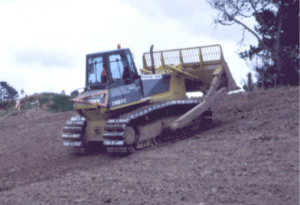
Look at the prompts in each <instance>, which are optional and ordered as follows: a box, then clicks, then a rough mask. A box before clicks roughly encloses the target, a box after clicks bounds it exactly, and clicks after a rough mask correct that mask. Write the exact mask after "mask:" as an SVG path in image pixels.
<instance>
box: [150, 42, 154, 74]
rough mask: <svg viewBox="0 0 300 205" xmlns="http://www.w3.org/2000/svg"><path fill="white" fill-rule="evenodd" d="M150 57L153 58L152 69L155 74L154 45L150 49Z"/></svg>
mask: <svg viewBox="0 0 300 205" xmlns="http://www.w3.org/2000/svg"><path fill="white" fill-rule="evenodd" d="M150 56H151V68H152V74H155V69H154V58H153V45H151V47H150Z"/></svg>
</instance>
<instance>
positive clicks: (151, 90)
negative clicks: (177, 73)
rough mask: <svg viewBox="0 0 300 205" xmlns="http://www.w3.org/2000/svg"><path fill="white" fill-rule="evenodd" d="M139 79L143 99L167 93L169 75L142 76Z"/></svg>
mask: <svg viewBox="0 0 300 205" xmlns="http://www.w3.org/2000/svg"><path fill="white" fill-rule="evenodd" d="M141 79H142V85H143V93H144V96H145V97H148V96H152V95H156V94H159V93H163V92H167V91H169V89H170V79H171V76H170V75H169V74H156V75H142V77H141Z"/></svg>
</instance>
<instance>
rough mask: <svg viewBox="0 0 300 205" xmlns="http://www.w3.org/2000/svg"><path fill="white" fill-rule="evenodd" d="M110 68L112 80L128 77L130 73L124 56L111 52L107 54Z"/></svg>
mask: <svg viewBox="0 0 300 205" xmlns="http://www.w3.org/2000/svg"><path fill="white" fill-rule="evenodd" d="M109 63H110V70H111V75H112V79H113V80H114V81H118V80H122V79H123V80H124V79H128V78H130V73H129V69H128V65H127V60H126V57H125V56H121V55H120V54H113V55H110V56H109Z"/></svg>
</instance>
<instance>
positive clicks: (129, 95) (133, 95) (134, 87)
mask: <svg viewBox="0 0 300 205" xmlns="http://www.w3.org/2000/svg"><path fill="white" fill-rule="evenodd" d="M142 97H143V96H142V90H141V84H140V79H136V80H134V82H133V83H131V84H128V85H122V86H120V87H118V88H112V89H110V91H109V99H108V102H109V107H110V108H113V107H117V106H120V105H125V104H128V103H132V102H137V101H139V100H140V99H141V98H142Z"/></svg>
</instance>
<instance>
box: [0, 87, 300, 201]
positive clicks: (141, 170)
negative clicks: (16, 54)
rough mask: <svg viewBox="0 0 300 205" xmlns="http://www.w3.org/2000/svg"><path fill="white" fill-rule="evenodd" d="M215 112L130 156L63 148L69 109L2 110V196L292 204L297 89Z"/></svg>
mask: <svg viewBox="0 0 300 205" xmlns="http://www.w3.org/2000/svg"><path fill="white" fill-rule="evenodd" d="M212 111H213V113H214V115H213V126H212V129H210V130H207V131H199V133H198V134H196V135H195V136H193V137H190V138H188V139H185V140H181V141H177V142H175V143H172V144H168V145H166V146H162V147H158V148H153V149H148V150H142V151H138V152H136V153H133V154H131V155H129V156H127V157H120V156H111V155H107V154H105V153H95V154H90V155H75V154H72V152H71V150H69V149H67V148H65V147H63V146H62V140H61V134H62V127H63V126H64V123H65V121H66V120H68V119H69V118H70V117H71V116H72V115H74V114H75V112H73V111H71V112H65V113H52V112H46V111H44V110H42V109H40V110H38V109H31V110H23V111H21V112H18V113H16V114H14V115H8V116H4V117H0V131H1V137H0V162H1V166H0V180H1V181H0V204H11V205H18V204H20V205H21V204H32V205H34V204H190V205H196V204H197V205H199V204H201V205H210V204H236V205H238V204H253V205H254V204H255V205H259V204H261V205H265V204H272V205H276V204H278V205H282V204H287V205H289V204H290V205H294V204H298V203H299V87H290V88H279V89H275V90H267V91H255V92H253V93H238V94H233V95H228V96H226V97H225V98H224V99H223V100H222V101H220V102H218V103H217V105H216V106H215V107H213V108H212Z"/></svg>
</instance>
